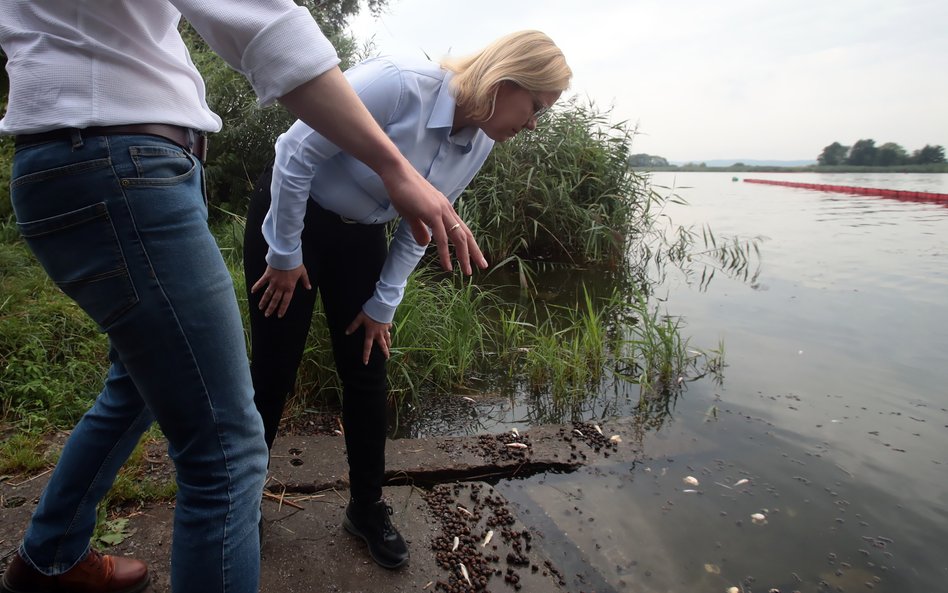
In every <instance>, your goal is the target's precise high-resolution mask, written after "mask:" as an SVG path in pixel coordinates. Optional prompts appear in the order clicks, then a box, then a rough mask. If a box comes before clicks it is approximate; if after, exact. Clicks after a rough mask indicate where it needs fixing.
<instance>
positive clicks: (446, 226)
mask: <svg viewBox="0 0 948 593" xmlns="http://www.w3.org/2000/svg"><path fill="white" fill-rule="evenodd" d="M402 172H403V173H405V172H404V171H402ZM393 177H394V179H393V178H392V177H389V176H387V175H382V176H381V178H382V181H383V183H384V184H385V189H386V190H387V191H388V195H389V198H390V199H391V201H392V205H393V206H394V207H395V210H397V211H398V213H399V214H400V215H401V216H402V217H403V218H405V219H407V220H408V221H409V223H410V224H411V228H412V235H413V236H414V237H415V241H417V242H418V244H419V245H427V244H428V242H429V241H430V240H431V239H432V238H433V239H434V242H435V245H436V246H437V248H438V258H439V259H440V261H441V267H442V268H444V269H445V270H448V271H450V270H452V269H453V267H452V265H451V252H450V250H449V248H448V245H449V243H450V244H452V245H454V253H455V256H456V257H457V259H458V263H459V264H460V266H461V271H462V272H464V273H465V274H467V275H468V276H470V275H471V274H472V273H473V269H472V267H471V260H473V261H474V263H475V264H476V265H477V267H478V268H480V269H482V270H483V269H485V268H487V260H486V259H485V258H484V254H483V253H482V252H481V249H480V247H478V246H477V240H476V239H475V238H474V233H472V232H471V229H469V228H468V227H467V225H466V224H464V221H463V220H461V217H460V216H458V213H457V212H455V210H454V208H453V207H452V205H451V203H450V202H449V201H448V200H447V199H445V197H444V196H443V195H442V194H441V192H439V191H438V190H436V189H435V188H434V187H433V186H432V185H431V184H430V183H428V181H427V180H426V179H425V178H424V177H422V176H421V175H420V174H418V172H417V171H415V170H414V169H412V170H411V171H410V172H408V173H407V174H406V175H401V176H393ZM429 231H430V235H429Z"/></svg>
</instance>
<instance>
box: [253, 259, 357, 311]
mask: <svg viewBox="0 0 948 593" xmlns="http://www.w3.org/2000/svg"><path fill="white" fill-rule="evenodd" d="M267 265H269V266H270V267H271V268H273V269H274V270H294V269H296V268H298V267H300V266H301V265H303V251H302V250H300V249H297V250H296V251H294V252H292V253H274V251H273V249H268V250H267ZM370 317H371V315H370Z"/></svg>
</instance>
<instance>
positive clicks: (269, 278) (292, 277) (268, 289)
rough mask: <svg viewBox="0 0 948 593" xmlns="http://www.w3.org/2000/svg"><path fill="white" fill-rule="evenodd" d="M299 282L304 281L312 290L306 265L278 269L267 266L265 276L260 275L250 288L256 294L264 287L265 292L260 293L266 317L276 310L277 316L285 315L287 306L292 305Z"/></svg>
mask: <svg viewBox="0 0 948 593" xmlns="http://www.w3.org/2000/svg"><path fill="white" fill-rule="evenodd" d="M297 282H302V284H303V288H305V289H306V290H312V288H313V287H312V285H311V284H310V283H309V275H308V274H307V273H306V266H303V265H300V266H299V267H297V268H293V269H292V270H277V269H274V268H271V267H270V266H267V269H266V271H265V272H264V273H263V276H260V279H259V280H257V282H256V283H254V285H253V286H252V287H251V288H250V292H251V293H252V294H256V293H257V291H258V290H260V289H261V288H262V289H264V290H263V294H262V295H260V305H259V308H260V310H261V311H263V315H264V317H269V316H270V315H273V312H274V311H276V314H277V317H283V315H284V314H285V313H286V309H287V307H289V306H290V301H291V300H293V293H294V292H295V291H296V283H297Z"/></svg>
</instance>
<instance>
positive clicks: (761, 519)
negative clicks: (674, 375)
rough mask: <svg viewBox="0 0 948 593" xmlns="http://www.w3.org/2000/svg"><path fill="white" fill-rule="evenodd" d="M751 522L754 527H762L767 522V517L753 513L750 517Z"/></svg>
mask: <svg viewBox="0 0 948 593" xmlns="http://www.w3.org/2000/svg"><path fill="white" fill-rule="evenodd" d="M751 521H753V523H754V525H763V524H764V523H766V522H767V515H765V514H763V513H754V514H753V515H751Z"/></svg>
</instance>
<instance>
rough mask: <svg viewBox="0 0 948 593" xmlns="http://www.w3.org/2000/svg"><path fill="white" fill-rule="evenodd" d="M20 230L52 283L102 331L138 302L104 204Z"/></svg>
mask: <svg viewBox="0 0 948 593" xmlns="http://www.w3.org/2000/svg"><path fill="white" fill-rule="evenodd" d="M17 228H18V229H19V231H20V234H21V235H22V236H23V238H24V239H25V240H26V243H27V245H29V247H30V249H31V250H32V251H33V253H34V254H35V255H36V258H37V259H38V260H39V262H40V264H41V265H42V266H43V268H44V269H45V270H46V273H47V274H49V277H50V278H51V279H52V280H53V282H55V283H56V285H57V286H59V288H60V289H61V290H62V291H63V292H64V293H66V295H67V296H69V297H70V298H72V299H73V300H74V301H76V303H77V304H78V305H79V306H80V307H82V309H83V310H84V311H85V312H86V313H87V314H88V315H89V316H90V317H92V319H93V320H94V321H95V322H96V323H97V324H98V325H99V327H100V329H102V330H103V331H105V330H107V329H108V327H109V326H110V325H111V324H112V323H113V322H114V321H115V320H116V319H118V318H119V317H120V316H121V315H122V314H123V313H124V312H125V311H127V310H128V309H130V308H131V307H133V306H134V305H135V304H136V303H137V302H138V295H137V293H136V292H135V287H134V285H133V284H132V280H131V278H130V277H129V273H128V267H127V265H126V262H125V256H124V254H123V253H122V248H121V245H120V244H119V240H118V237H117V236H116V232H115V228H114V226H113V224H112V218H111V217H110V216H109V211H108V208H107V207H106V205H105V203H96V204H90V205H88V206H84V207H82V208H79V209H78V210H73V211H71V212H65V213H63V214H58V215H56V216H52V217H50V218H44V219H40V220H34V221H29V222H23V223H20V222H18V223H17Z"/></svg>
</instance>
